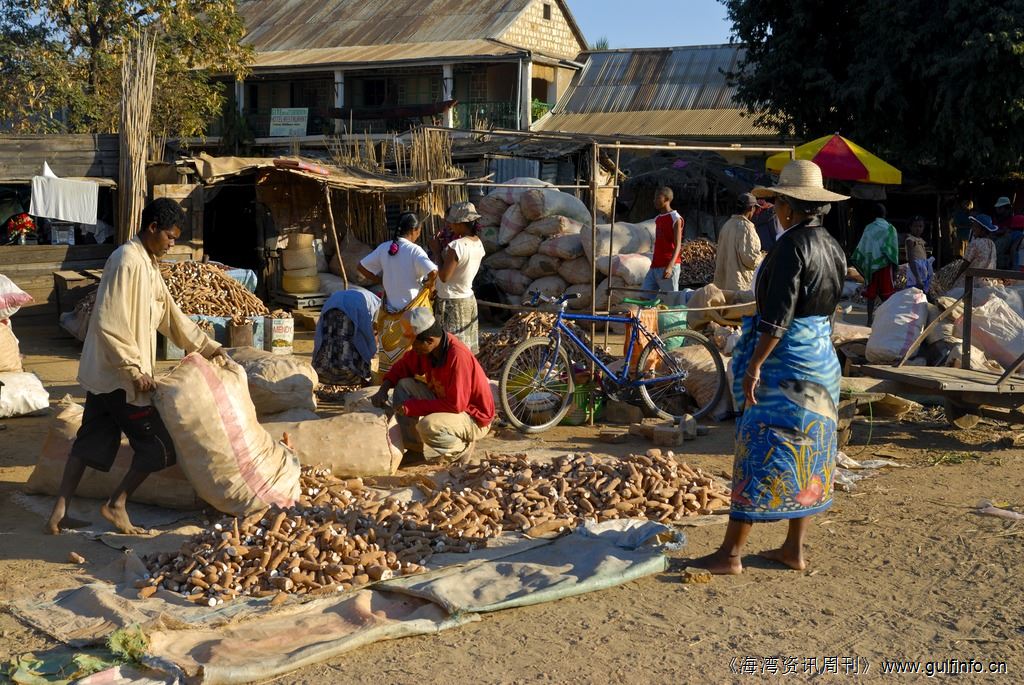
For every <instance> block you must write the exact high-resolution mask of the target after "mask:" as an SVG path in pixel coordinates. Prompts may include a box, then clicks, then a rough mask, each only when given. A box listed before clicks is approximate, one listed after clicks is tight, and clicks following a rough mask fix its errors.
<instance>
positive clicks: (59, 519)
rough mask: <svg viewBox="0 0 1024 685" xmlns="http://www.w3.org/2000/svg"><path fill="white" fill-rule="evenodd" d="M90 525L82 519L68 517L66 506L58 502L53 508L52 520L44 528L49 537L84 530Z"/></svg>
mask: <svg viewBox="0 0 1024 685" xmlns="http://www.w3.org/2000/svg"><path fill="white" fill-rule="evenodd" d="M89 523H90V521H83V520H82V519H76V518H71V517H70V516H68V515H66V514H65V508H64V505H63V504H62V503H61V502H57V504H55V505H54V507H53V512H52V513H51V514H50V518H49V519H48V520H47V521H46V525H45V526H43V532H44V533H46V534H47V535H60V532H61V531H62V530H68V529H72V528H84V527H85V526H88V525H89Z"/></svg>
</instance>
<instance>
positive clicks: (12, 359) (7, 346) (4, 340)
mask: <svg viewBox="0 0 1024 685" xmlns="http://www.w3.org/2000/svg"><path fill="white" fill-rule="evenodd" d="M4 371H21V351H20V350H19V349H18V339H17V338H16V337H14V331H13V330H11V327H10V326H9V325H7V324H4V323H0V372H4Z"/></svg>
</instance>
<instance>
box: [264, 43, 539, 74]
mask: <svg viewBox="0 0 1024 685" xmlns="http://www.w3.org/2000/svg"><path fill="white" fill-rule="evenodd" d="M520 52H522V50H518V49H516V48H514V47H511V46H508V45H504V44H502V43H497V42H495V41H492V40H449V41H443V42H431V43H401V44H391V45H356V46H351V47H340V48H311V49H303V50H275V51H272V52H260V53H257V54H256V59H255V61H254V62H253V68H255V69H271V68H275V67H294V66H318V65H319V66H326V65H344V64H365V63H381V62H407V61H412V60H431V59H438V60H439V59H448V58H459V57H502V56H508V55H515V54H518V53H520Z"/></svg>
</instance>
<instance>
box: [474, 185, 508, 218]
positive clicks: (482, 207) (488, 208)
mask: <svg viewBox="0 0 1024 685" xmlns="http://www.w3.org/2000/svg"><path fill="white" fill-rule="evenodd" d="M508 205H509V203H508V202H505V200H503V199H502V198H500V197H498V195H495V194H493V193H492V194H491V195H485V196H484V197H482V198H480V201H479V202H477V203H476V211H477V212H479V213H480V222H482V223H484V225H487V226H500V225H501V215H502V214H504V213H505V212H506V210H508Z"/></svg>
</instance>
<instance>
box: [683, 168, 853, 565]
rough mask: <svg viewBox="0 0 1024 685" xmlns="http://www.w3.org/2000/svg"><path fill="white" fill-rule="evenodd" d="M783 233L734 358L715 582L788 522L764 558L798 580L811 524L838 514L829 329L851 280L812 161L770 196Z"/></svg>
mask: <svg viewBox="0 0 1024 685" xmlns="http://www.w3.org/2000/svg"><path fill="white" fill-rule="evenodd" d="M753 192H754V195H755V196H757V197H770V198H774V203H775V216H776V221H777V222H778V223H779V227H780V229H781V230H782V231H783V232H782V234H781V235H780V236H779V239H778V242H777V243H776V244H775V246H774V247H773V248H772V250H771V251H770V252H769V253H768V256H767V257H766V258H765V260H764V262H763V263H762V265H761V268H760V270H759V272H758V274H757V276H756V277H755V283H754V293H755V295H756V299H757V311H756V313H755V315H754V316H750V317H746V318H744V320H743V333H742V336H741V338H740V342H739V343H738V344H737V346H736V351H735V352H734V354H733V358H732V365H733V367H732V370H733V374H734V377H735V381H734V382H733V396H734V399H735V401H736V406H737V407H739V408H740V409H741V412H742V414H741V416H740V417H739V419H737V425H736V456H735V460H734V462H733V482H732V505H731V508H730V517H729V526H728V529H727V530H726V533H725V540H723V541H722V545H721V547H720V548H719V549H718V551H717V552H715V553H713V554H711V555H708V556H706V557H703V558H702V559H699V560H697V561H696V562H695V563H696V565H698V566H703V567H704V568H707V569H708V570H710V571H712V572H713V573H721V574H736V573H741V572H742V571H743V564H742V562H741V560H740V559H741V557H740V554H741V551H742V549H743V545H744V543H745V542H746V540H747V536H748V534H749V533H750V529H751V526H752V525H753V524H754V522H769V521H778V520H780V519H787V520H788V521H789V532H788V534H787V536H786V541H785V542H784V543H783V545H782V547H780V548H778V549H773V550H770V551H767V552H764V553H763V556H765V557H767V558H769V559H771V560H773V561H777V562H779V563H782V564H784V565H786V566H789V567H790V568H794V569H798V570H802V569H803V568H805V566H806V562H805V561H804V556H803V544H804V536H805V534H806V532H807V522H808V518H809V517H810V516H812V515H813V514H816V513H818V512H821V511H824V510H825V509H828V508H829V507H830V506H831V504H832V477H833V473H834V471H835V463H836V451H837V444H836V418H837V416H836V405H837V404H838V402H839V378H840V375H841V374H840V368H839V360H838V359H837V358H836V353H835V350H834V348H833V347H832V342H831V333H832V324H831V321H830V317H831V316H832V314H833V313H834V312H835V308H836V305H837V304H838V302H839V297H840V295H841V294H842V289H843V280H844V277H845V275H846V257H845V255H844V254H843V250H842V248H840V247H839V244H838V243H836V241H835V240H834V239H833V238H832V236H830V235H829V234H828V232H827V231H826V230H825V229H824V228H822V226H821V217H823V216H824V215H825V214H826V213H827V212H828V210H829V208H830V204H829V203H831V202H835V201H839V200H846V199H848V198H847V197H846V196H844V195H838V194H836V193H832V192H829V191H828V190H826V189H825V187H824V185H823V183H822V179H821V169H819V168H818V166H817V165H816V164H814V163H813V162H810V161H806V160H794V161H792V162H790V163H789V164H787V165H786V167H785V168H784V169H783V170H782V174H781V175H780V176H779V183H778V185H776V186H774V187H772V188H755V189H754V191H753Z"/></svg>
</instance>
